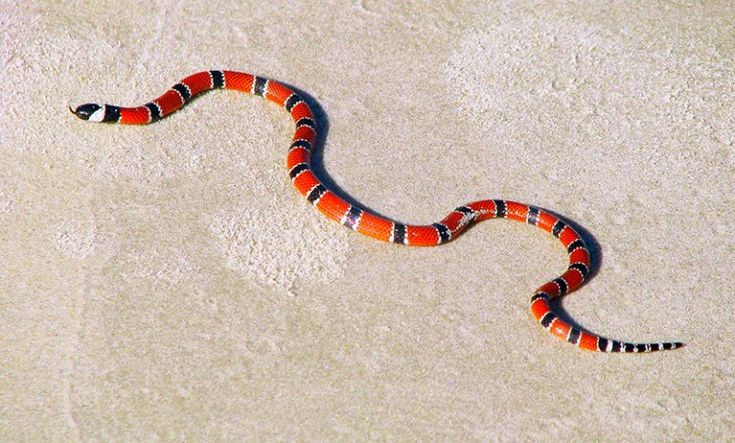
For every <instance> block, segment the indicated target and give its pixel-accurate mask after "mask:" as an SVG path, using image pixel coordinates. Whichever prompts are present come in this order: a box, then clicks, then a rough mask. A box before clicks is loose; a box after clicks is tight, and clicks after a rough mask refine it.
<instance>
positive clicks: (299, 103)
mask: <svg viewBox="0 0 735 443" xmlns="http://www.w3.org/2000/svg"><path fill="white" fill-rule="evenodd" d="M215 89H232V90H237V91H242V92H245V93H247V94H252V95H257V96H260V97H263V98H265V99H266V100H268V101H270V102H272V103H275V104H277V105H279V106H281V107H283V108H285V109H286V111H287V112H288V113H289V114H290V115H291V119H292V120H293V123H294V125H295V130H294V134H293V137H292V139H291V144H290V145H289V148H288V154H287V156H286V169H287V171H288V176H289V177H290V179H291V181H292V183H293V185H294V187H295V188H296V190H297V191H298V192H299V193H300V194H301V195H302V196H303V197H305V198H306V200H307V201H308V202H309V203H311V204H312V205H313V206H314V207H315V208H316V209H317V210H318V211H319V212H321V213H322V214H324V215H325V216H326V217H327V218H329V219H330V220H334V221H336V222H337V223H339V224H341V225H343V226H346V227H347V228H349V229H351V230H353V231H356V232H358V233H360V234H363V235H365V236H368V237H372V238H374V239H377V240H381V241H384V242H390V243H396V244H400V245H406V246H438V245H442V244H444V243H447V242H449V241H452V240H454V239H455V238H457V237H458V236H459V235H460V234H462V232H464V231H465V230H466V229H467V228H468V227H469V226H471V225H474V224H476V223H478V222H480V221H483V220H487V219H493V218H504V219H509V220H515V221H519V222H524V223H527V224H529V225H533V226H536V227H538V228H540V229H542V230H544V231H546V232H548V233H550V234H551V235H553V236H554V237H556V238H557V239H558V240H559V242H561V244H562V245H563V247H564V249H565V250H566V251H567V254H568V257H569V266H568V267H567V269H566V271H565V272H564V273H563V274H562V275H561V276H559V277H557V278H554V279H552V280H550V281H548V282H546V283H544V284H543V285H541V286H540V287H539V288H538V289H536V291H534V293H533V295H532V296H531V300H530V311H531V314H532V316H533V317H534V318H535V319H536V321H538V322H539V323H540V324H541V326H542V327H543V328H544V329H546V330H547V331H549V332H550V333H551V334H552V335H554V336H556V337H558V338H560V339H561V340H564V341H567V342H569V343H571V344H573V345H576V346H577V347H579V348H581V349H584V350H588V351H596V352H627V353H643V352H652V351H662V350H671V349H677V348H681V347H683V346H684V344H683V343H681V342H661V343H630V342H625V341H620V340H612V339H608V338H604V337H602V336H599V335H597V334H594V333H592V332H590V331H588V330H585V329H584V328H581V327H579V326H577V325H576V324H573V321H571V320H569V319H566V318H563V317H562V316H561V315H560V313H559V312H558V310H557V309H556V308H555V307H554V305H553V303H552V300H554V299H557V298H558V297H561V296H563V295H566V294H568V293H570V292H572V291H574V290H576V289H578V288H579V287H580V286H582V284H584V283H585V281H586V280H587V279H588V278H589V277H590V272H591V254H590V250H589V249H588V247H587V245H586V243H585V241H584V239H583V238H582V236H581V235H580V234H579V233H578V232H577V231H576V230H575V229H574V228H573V227H572V226H571V225H570V223H569V222H566V221H564V220H562V219H561V218H560V217H558V216H556V215H554V214H553V213H551V212H550V211H547V210H544V209H542V208H538V207H535V206H531V205H527V204H524V203H519V202H515V201H511V200H502V199H489V200H480V201H475V202H472V203H467V204H465V205H461V206H458V207H456V208H455V209H454V210H452V211H451V212H450V213H449V214H448V215H447V216H446V217H444V218H443V219H442V220H441V221H439V222H437V223H432V224H429V225H412V224H405V223H400V222H398V221H395V220H392V219H389V218H386V217H384V216H382V215H380V214H377V213H375V212H373V211H370V210H368V209H364V208H361V207H360V206H359V205H358V204H353V203H350V202H348V201H347V200H346V199H345V198H343V197H342V196H340V194H339V193H338V192H336V191H334V190H333V189H330V188H329V186H327V185H326V184H325V183H324V181H322V180H321V179H320V178H319V177H318V175H317V173H316V172H315V171H314V168H313V166H312V162H311V160H312V156H313V153H314V150H315V148H316V144H317V139H318V137H317V133H318V124H317V119H316V118H315V115H314V112H312V109H311V106H310V105H309V103H308V102H307V100H305V99H304V96H305V94H303V93H302V94H300V93H299V92H297V90H296V89H295V88H293V87H291V86H288V85H286V84H284V83H282V82H278V81H276V80H271V79H268V78H265V77H261V76H257V75H253V74H248V73H244V72H237V71H227V70H212V71H203V72H198V73H196V74H192V75H190V76H188V77H186V78H184V79H182V80H181V81H179V82H178V83H176V84H175V85H173V86H172V87H171V88H170V89H169V90H167V91H166V92H165V93H163V95H161V96H160V97H158V98H156V99H155V100H152V101H150V102H148V103H146V104H144V105H143V106H137V107H121V106H116V105H110V104H98V103H85V104H82V105H80V106H78V107H77V108H76V109H72V108H71V107H69V110H70V111H71V112H72V113H73V114H74V115H76V116H77V117H79V118H80V119H82V120H87V121H90V122H106V123H117V124H124V125H145V124H149V123H153V122H155V121H157V120H160V119H162V118H164V117H166V116H168V115H170V114H172V113H174V112H175V111H177V110H178V109H180V108H182V107H183V106H184V105H186V104H187V103H188V102H189V101H190V100H191V99H192V98H194V97H195V96H197V95H199V94H201V93H203V92H206V91H210V90H215Z"/></svg>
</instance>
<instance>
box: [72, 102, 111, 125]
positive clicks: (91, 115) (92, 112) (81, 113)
mask: <svg viewBox="0 0 735 443" xmlns="http://www.w3.org/2000/svg"><path fill="white" fill-rule="evenodd" d="M69 110H70V111H71V113H72V114H74V115H76V116H77V117H79V118H81V119H82V120H89V121H91V122H101V121H102V120H104V118H105V107H104V106H102V105H98V104H97V103H85V104H83V105H79V106H77V109H72V108H71V107H69Z"/></svg>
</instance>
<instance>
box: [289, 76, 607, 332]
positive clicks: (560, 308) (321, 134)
mask: <svg viewBox="0 0 735 443" xmlns="http://www.w3.org/2000/svg"><path fill="white" fill-rule="evenodd" d="M284 84H285V85H286V86H288V87H289V88H291V89H292V90H294V91H295V92H296V93H297V94H299V95H300V96H301V98H302V99H303V100H304V101H305V102H306V103H307V104H308V105H309V107H311V110H312V112H313V113H314V120H315V122H316V125H317V139H316V143H315V146H314V148H315V149H314V151H313V153H312V164H311V167H312V170H313V171H314V172H315V173H316V174H317V176H318V177H319V178H320V179H321V180H322V182H324V184H325V185H326V186H327V187H328V188H329V189H330V190H332V191H333V192H334V193H335V194H337V195H339V197H341V198H342V199H344V200H345V201H346V202H347V203H349V204H351V205H353V206H355V207H358V208H360V209H362V210H367V211H370V212H372V213H374V214H377V215H380V216H382V217H385V218H388V219H391V220H393V217H390V216H387V215H385V214H382V213H381V212H380V211H378V210H376V209H375V208H371V207H369V206H366V205H364V204H362V203H360V202H359V201H358V200H357V199H355V198H354V197H353V196H352V195H350V193H349V192H347V191H345V190H344V189H343V188H342V187H341V186H340V185H339V184H338V183H336V182H335V181H334V180H333V179H332V177H331V176H330V175H329V173H328V172H327V170H326V169H325V168H324V146H325V143H326V140H327V136H328V135H329V117H328V116H327V113H326V112H324V108H322V106H321V105H320V104H319V102H318V101H317V100H316V99H315V98H314V97H312V96H311V95H310V94H309V93H308V92H306V91H304V90H303V89H301V88H299V87H297V86H294V85H292V84H288V83H284ZM539 209H542V210H543V211H546V212H548V213H549V214H552V215H554V216H555V217H558V218H559V219H561V220H563V221H564V222H565V223H567V224H568V225H570V226H571V227H572V228H574V230H576V231H577V233H579V235H580V236H581V237H582V239H583V240H584V242H585V243H586V244H587V249H588V250H589V253H590V269H589V274H588V276H587V279H586V280H585V283H584V284H585V285H586V284H588V283H589V282H590V281H591V280H592V279H593V278H594V277H595V276H596V275H597V273H598V272H599V270H600V268H601V266H602V260H603V255H602V248H601V247H600V243H599V242H598V241H597V240H596V239H595V237H594V236H593V235H592V233H590V232H589V231H588V230H587V229H585V228H584V227H583V226H582V225H580V224H579V223H577V222H575V221H574V220H571V219H570V218H569V217H567V216H564V215H562V214H559V213H557V212H556V211H553V210H549V209H546V208H539ZM473 225H474V224H473ZM564 299H565V297H558V298H556V299H554V300H552V301H551V305H552V309H554V312H555V313H556V314H557V316H558V317H559V318H561V319H562V320H564V321H566V322H567V323H569V324H570V325H571V326H573V327H575V328H577V329H582V330H586V331H589V329H588V328H585V327H584V326H582V325H580V324H579V323H578V322H577V321H575V320H574V319H573V318H572V317H571V316H570V315H569V313H568V312H567V311H566V309H564Z"/></svg>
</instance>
